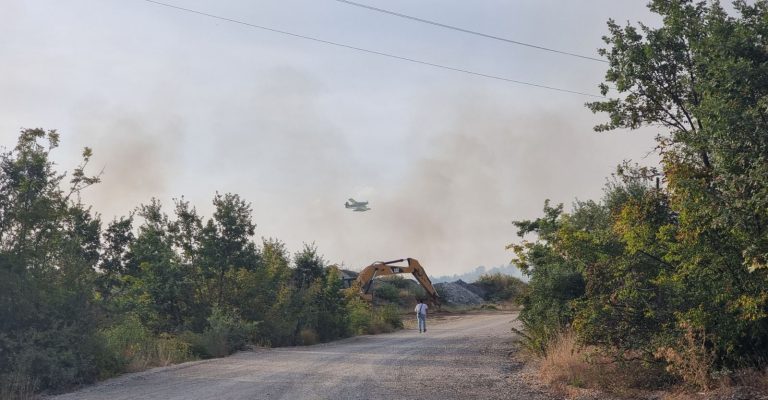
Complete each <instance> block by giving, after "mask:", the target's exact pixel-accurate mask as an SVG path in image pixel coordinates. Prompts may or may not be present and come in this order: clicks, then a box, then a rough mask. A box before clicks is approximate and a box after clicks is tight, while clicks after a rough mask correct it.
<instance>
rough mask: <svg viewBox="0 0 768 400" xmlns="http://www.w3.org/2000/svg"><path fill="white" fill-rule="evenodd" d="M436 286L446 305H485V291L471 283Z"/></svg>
mask: <svg viewBox="0 0 768 400" xmlns="http://www.w3.org/2000/svg"><path fill="white" fill-rule="evenodd" d="M434 286H435V289H437V292H438V293H440V297H441V300H442V302H443V303H445V304H453V305H460V306H475V305H479V304H483V303H484V301H483V298H482V295H483V294H484V291H483V290H482V289H481V288H480V287H478V286H475V285H473V284H471V283H466V282H464V281H462V280H458V281H456V282H445V283H436V284H435V285H434Z"/></svg>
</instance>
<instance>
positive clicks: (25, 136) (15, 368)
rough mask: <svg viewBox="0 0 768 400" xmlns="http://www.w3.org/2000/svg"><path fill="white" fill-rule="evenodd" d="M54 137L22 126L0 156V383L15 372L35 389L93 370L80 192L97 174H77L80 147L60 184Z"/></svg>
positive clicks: (92, 257)
mask: <svg viewBox="0 0 768 400" xmlns="http://www.w3.org/2000/svg"><path fill="white" fill-rule="evenodd" d="M41 142H43V143H46V142H47V143H46V144H41ZM58 143H59V135H58V134H57V133H56V132H55V131H44V130H42V129H24V130H22V131H21V135H20V136H19V140H18V144H17V145H16V147H15V148H14V149H12V150H11V151H9V152H6V153H3V154H2V155H0V385H5V384H7V381H8V379H9V377H10V376H22V377H23V379H28V380H29V381H30V382H33V383H35V384H36V386H37V387H38V388H40V389H42V388H49V387H59V386H63V385H69V384H75V383H80V382H88V381H90V380H92V379H94V378H95V376H96V375H97V371H96V370H95V368H94V365H93V359H94V349H93V347H92V346H91V345H92V341H93V340H92V339H93V337H94V333H95V325H96V322H97V321H98V320H99V313H98V310H97V307H96V304H95V303H94V297H93V293H92V288H93V282H94V279H95V278H96V273H95V267H96V265H97V262H98V258H99V246H100V243H99V236H100V221H99V219H98V217H94V216H93V215H92V214H91V213H90V211H89V209H87V208H86V207H84V206H83V205H82V204H81V203H80V202H79V193H80V191H81V190H82V189H84V188H85V187H87V186H90V185H92V184H95V183H97V182H98V177H93V176H87V175H86V174H85V172H84V170H85V167H86V165H87V163H88V160H89V158H90V156H91V151H90V149H88V148H86V149H85V150H84V151H83V163H82V164H81V165H80V166H78V167H77V168H76V169H75V170H74V171H73V173H72V175H71V178H70V181H69V187H68V189H66V190H64V189H63V187H64V185H65V183H64V178H65V175H64V174H59V173H57V172H56V170H55V165H54V164H53V162H52V161H51V160H50V153H51V151H52V150H53V149H55V148H56V147H57V146H58Z"/></svg>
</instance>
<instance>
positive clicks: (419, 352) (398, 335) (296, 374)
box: [51, 312, 556, 400]
mask: <svg viewBox="0 0 768 400" xmlns="http://www.w3.org/2000/svg"><path fill="white" fill-rule="evenodd" d="M515 317H516V314H515V313H498V312H497V313H487V314H468V315H461V316H450V317H445V318H430V320H429V322H428V323H429V326H428V332H427V333H426V334H419V333H418V331H416V330H412V329H406V330H402V331H399V332H395V333H392V334H386V335H374V336H358V337H354V338H350V339H345V340H341V341H337V342H333V343H328V344H322V345H316V346H308V347H291V348H278V349H259V350H254V351H246V352H240V353H237V354H235V355H233V356H230V357H227V358H222V359H215V360H207V361H198V362H191V363H186V364H181V365H176V366H172V367H166V368H156V369H153V370H149V371H145V372H141V373H135V374H127V375H123V376H121V377H118V378H115V379H111V380H108V381H105V382H101V383H99V384H96V385H94V386H90V387H87V388H85V389H82V390H80V391H78V392H74V393H69V394H65V395H60V396H56V397H52V398H51V399H56V400H75V399H78V400H96V399H112V400H128V399H165V400H176V399H178V400H181V399H185V400H207V399H216V400H236V399H237V400H239V399H291V400H293V399H422V400H442V399H532V400H538V399H553V398H556V397H552V395H551V394H547V393H545V392H544V391H542V390H540V389H538V388H536V387H535V386H534V385H532V384H531V383H529V382H527V380H526V379H525V377H524V376H523V374H522V372H521V368H522V365H521V364H519V363H516V362H515V361H513V359H512V358H510V357H509V354H510V352H512V351H513V349H514V343H513V342H514V340H516V339H515V337H514V336H513V334H512V333H511V332H510V328H511V327H512V323H513V320H514V318H515Z"/></svg>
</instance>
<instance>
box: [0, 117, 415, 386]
mask: <svg viewBox="0 0 768 400" xmlns="http://www.w3.org/2000/svg"><path fill="white" fill-rule="evenodd" d="M58 144H59V135H58V133H57V132H56V131H45V130H43V129H24V130H22V131H21V134H20V136H19V139H18V144H17V145H16V147H14V148H13V149H11V150H9V151H6V152H5V153H3V154H1V155H0V387H2V390H0V392H1V393H0V397H3V398H13V397H15V396H16V397H19V396H23V395H24V394H25V393H30V392H35V391H39V390H56V389H61V388H66V387H70V386H72V385H77V384H82V383H87V382H92V381H94V380H96V379H103V378H106V377H109V376H112V375H115V374H118V373H121V372H124V371H134V370H140V369H143V368H146V367H150V366H155V365H166V364H168V363H173V362H179V361H184V360H188V359H192V358H200V357H203V358H204V357H215V356H223V355H226V354H229V353H231V352H233V351H235V350H238V349H241V348H243V347H244V346H246V345H247V344H256V345H266V346H282V345H295V344H313V343H317V342H323V341H329V340H333V339H336V338H340V337H345V336H349V335H353V334H358V333H364V332H372V331H382V330H388V329H391V328H392V327H395V326H398V324H400V320H399V315H398V314H397V312H396V311H395V310H393V309H392V308H387V307H383V308H379V309H377V310H372V309H371V307H370V306H369V305H368V304H367V303H365V302H363V301H361V300H360V299H358V298H357V297H356V296H354V295H352V294H347V293H345V292H344V291H342V290H341V289H342V280H341V275H340V271H339V270H338V269H336V268H335V267H329V266H328V265H326V262H325V261H324V260H323V258H322V257H321V256H320V255H319V253H318V250H317V249H316V247H315V246H314V245H305V246H304V248H303V249H302V250H301V251H298V252H297V253H295V254H290V252H289V251H288V250H287V248H286V246H285V244H284V243H282V242H281V241H279V240H277V239H263V240H261V241H258V242H257V241H255V240H254V235H255V226H256V225H255V223H254V222H253V221H252V216H251V215H252V210H251V206H250V204H249V203H248V202H246V201H245V200H243V199H242V198H241V197H240V196H238V195H236V194H223V195H222V194H216V195H215V197H214V198H213V206H214V207H213V209H214V211H213V215H212V217H210V218H204V217H202V216H201V215H199V214H198V212H197V211H196V209H195V208H194V207H193V206H191V205H190V203H189V202H188V201H186V200H184V199H183V198H181V199H177V200H175V201H174V203H173V209H172V211H171V212H170V214H169V213H166V212H165V211H164V209H163V207H162V206H161V203H160V202H159V201H158V200H154V199H153V200H151V201H150V202H149V203H147V204H143V205H140V206H139V207H137V209H136V210H135V212H132V213H130V214H129V215H127V216H123V217H119V218H115V219H114V220H112V221H109V222H107V223H104V222H103V221H102V220H101V217H100V216H99V215H98V214H97V213H95V212H94V211H93V210H92V208H91V207H89V206H87V205H85V204H83V202H82V201H81V199H80V193H81V191H82V190H84V189H86V188H87V187H88V186H91V185H94V184H98V182H99V177H98V176H90V175H88V174H87V172H86V166H87V164H88V161H89V159H90V157H91V150H90V149H88V148H86V149H85V150H84V152H83V159H82V163H81V164H80V165H79V166H78V167H76V168H75V169H74V170H73V171H72V172H71V173H70V174H65V173H61V172H58V171H57V170H56V165H55V164H54V163H53V162H52V161H51V158H50V155H51V152H52V151H53V150H54V149H55V148H56V147H57V146H58Z"/></svg>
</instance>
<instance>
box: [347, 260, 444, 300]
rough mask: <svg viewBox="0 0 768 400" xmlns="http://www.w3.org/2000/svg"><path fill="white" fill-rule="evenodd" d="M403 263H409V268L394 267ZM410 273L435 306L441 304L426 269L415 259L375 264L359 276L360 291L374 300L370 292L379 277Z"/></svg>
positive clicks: (366, 268)
mask: <svg viewBox="0 0 768 400" xmlns="http://www.w3.org/2000/svg"><path fill="white" fill-rule="evenodd" d="M403 261H407V262H408V265H407V266H398V265H392V264H397V263H400V262H403ZM405 273H410V274H412V275H413V276H414V278H416V281H417V282H419V284H420V285H421V286H422V287H423V288H424V290H425V291H426V292H427V294H428V295H429V297H430V298H431V299H432V302H433V303H434V304H440V295H438V294H437V290H435V287H434V286H432V281H430V280H429V276H427V273H426V271H424V267H422V266H421V264H420V263H419V261H418V260H416V259H415V258H405V259H400V260H392V261H386V262H375V263H373V264H371V265H369V266H367V267H365V268H363V270H362V271H360V274H359V275H358V276H357V282H358V283H359V284H360V291H361V294H362V295H363V297H366V298H368V299H370V298H372V296H371V295H370V294H368V292H369V291H370V289H371V286H372V285H373V280H374V279H375V278H376V277H377V276H385V275H395V274H405Z"/></svg>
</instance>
